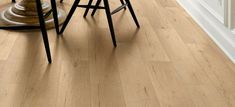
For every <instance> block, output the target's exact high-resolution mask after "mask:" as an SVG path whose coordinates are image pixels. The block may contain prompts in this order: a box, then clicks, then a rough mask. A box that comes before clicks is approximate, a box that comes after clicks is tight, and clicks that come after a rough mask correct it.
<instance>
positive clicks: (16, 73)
mask: <svg viewBox="0 0 235 107" xmlns="http://www.w3.org/2000/svg"><path fill="white" fill-rule="evenodd" d="M0 3H1V4H0V6H3V5H6V4H7V2H6V1H3V2H0ZM82 3H87V1H85V0H84V1H82ZM110 4H111V7H112V9H114V8H115V7H117V6H118V5H120V2H119V1H118V0H110ZM132 4H133V7H134V9H135V11H136V15H137V16H138V19H139V22H140V24H141V28H140V29H136V26H135V24H134V22H133V20H132V18H131V15H130V14H129V11H128V10H126V11H124V10H123V11H121V12H120V13H118V14H115V15H114V16H113V20H114V25H115V26H114V27H115V31H116V34H117V41H118V47H117V48H116V49H115V48H113V46H112V41H111V37H110V33H109V29H108V24H107V20H106V16H105V12H104V11H97V14H96V15H95V17H93V18H92V17H90V16H88V17H87V18H86V19H84V18H83V17H82V15H83V12H84V9H77V10H76V14H74V16H73V18H72V19H71V22H70V23H69V25H68V27H67V29H66V30H65V32H64V34H63V35H60V36H57V35H56V33H55V30H49V31H48V33H49V40H50V45H51V53H52V57H53V63H52V64H50V65H49V64H48V63H47V59H46V55H45V50H44V47H43V43H42V38H41V34H40V32H38V31H30V32H14V31H6V30H0V34H1V36H0V106H1V107H235V86H234V83H235V65H234V64H233V63H232V62H231V61H230V60H229V59H228V58H227V57H226V56H225V54H224V53H223V52H222V51H221V50H220V49H219V48H218V47H217V46H216V45H215V43H214V42H213V41H212V40H211V39H210V38H209V37H208V35H207V34H206V33H205V32H204V31H203V30H202V29H201V28H200V27H199V26H198V25H197V24H196V23H195V22H194V21H193V20H192V18H191V17H190V16H189V15H188V14H187V13H186V12H185V11H184V10H183V9H182V8H181V7H180V6H179V5H178V4H177V3H176V1H175V0H148V1H144V0H132ZM58 5H59V7H60V8H63V9H64V10H65V11H66V12H68V10H69V9H70V6H71V5H72V0H68V1H67V0H65V1H64V4H58Z"/></svg>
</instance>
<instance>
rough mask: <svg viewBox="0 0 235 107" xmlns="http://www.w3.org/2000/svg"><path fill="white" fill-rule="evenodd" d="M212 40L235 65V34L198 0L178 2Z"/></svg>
mask: <svg viewBox="0 0 235 107" xmlns="http://www.w3.org/2000/svg"><path fill="white" fill-rule="evenodd" d="M177 2H178V3H179V4H180V5H181V6H182V7H183V8H184V9H185V10H186V11H187V12H188V13H189V14H190V15H191V16H192V18H193V19H194V20H195V21H196V22H197V23H198V24H199V25H200V26H201V27H202V29H203V30H204V31H205V32H206V33H207V34H208V35H209V36H210V37H211V38H212V40H213V41H214V42H215V43H216V44H217V45H218V46H219V47H220V48H221V49H222V50H223V51H224V53H225V54H226V55H227V56H228V57H229V59H231V60H232V61H233V63H235V34H234V33H232V31H231V30H230V29H228V28H226V27H225V26H224V25H223V24H222V23H221V22H220V21H219V20H218V19H217V18H215V17H214V15H212V14H211V13H210V12H209V11H208V10H207V9H205V8H204V7H203V6H202V5H201V4H200V3H199V2H197V0H177Z"/></svg>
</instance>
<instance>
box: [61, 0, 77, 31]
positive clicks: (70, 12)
mask: <svg viewBox="0 0 235 107" xmlns="http://www.w3.org/2000/svg"><path fill="white" fill-rule="evenodd" d="M79 2H80V0H75V1H74V3H73V6H72V8H71V9H70V11H69V14H68V16H67V18H66V19H65V21H64V24H63V26H62V28H61V30H60V34H62V33H63V32H64V30H65V28H66V26H67V25H68V23H69V21H70V19H71V17H72V16H73V13H74V12H75V10H76V8H77V5H78V4H79Z"/></svg>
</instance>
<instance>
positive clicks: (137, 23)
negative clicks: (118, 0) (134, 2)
mask: <svg viewBox="0 0 235 107" xmlns="http://www.w3.org/2000/svg"><path fill="white" fill-rule="evenodd" d="M125 1H126V3H127V4H128V5H127V6H128V8H129V11H130V13H131V15H132V18H133V19H134V21H135V24H136V26H137V27H138V28H139V27H140V25H139V22H138V20H137V18H136V16H135V12H134V10H133V8H132V6H131V3H130V1H129V0H125Z"/></svg>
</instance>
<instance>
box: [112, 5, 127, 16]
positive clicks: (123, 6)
mask: <svg viewBox="0 0 235 107" xmlns="http://www.w3.org/2000/svg"><path fill="white" fill-rule="evenodd" d="M127 5H128V4H127V3H126V4H124V5H121V6H119V7H118V8H117V9H115V10H114V11H112V12H111V15H113V14H115V13H117V12H119V11H120V10H122V9H124V8H126V6H127Z"/></svg>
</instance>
